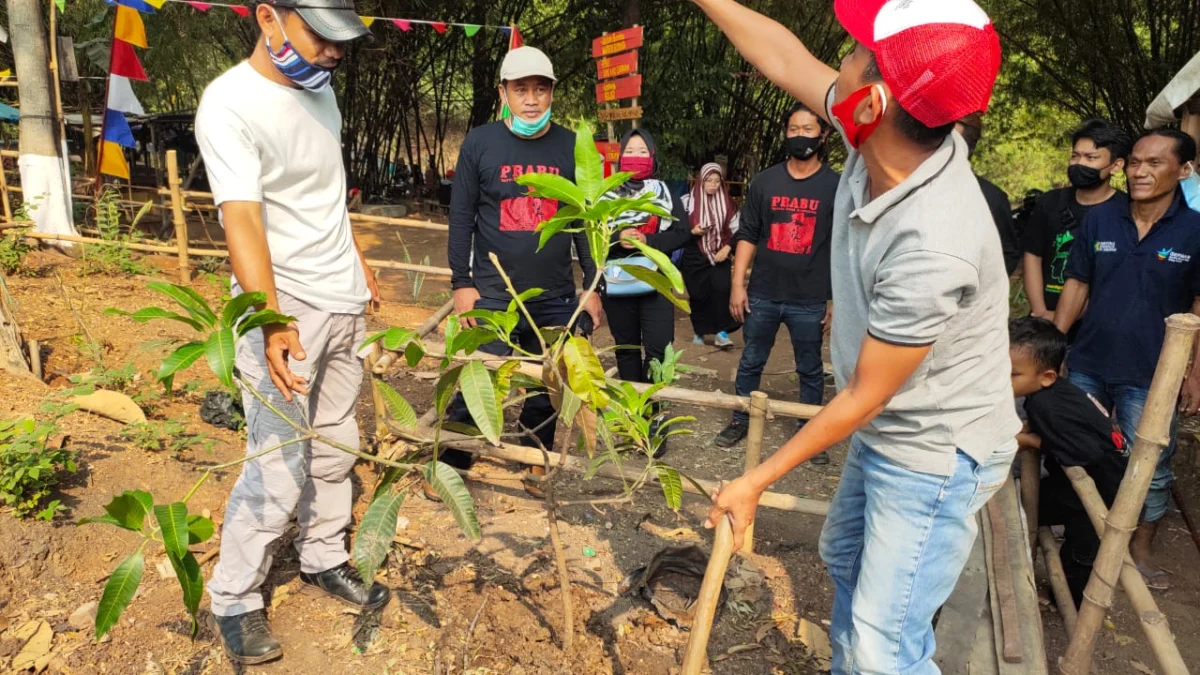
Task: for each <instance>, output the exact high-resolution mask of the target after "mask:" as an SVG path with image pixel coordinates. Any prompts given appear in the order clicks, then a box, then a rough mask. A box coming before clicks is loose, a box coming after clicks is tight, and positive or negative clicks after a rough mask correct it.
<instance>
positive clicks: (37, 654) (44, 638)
mask: <svg viewBox="0 0 1200 675" xmlns="http://www.w3.org/2000/svg"><path fill="white" fill-rule="evenodd" d="M30 623H35V622H30ZM26 626H28V624H26ZM26 626H22V627H21V628H22V631H24V630H25V627H26ZM53 641H54V629H53V628H51V627H50V624H48V623H46V622H45V621H37V622H36V625H35V626H34V631H33V635H32V636H30V638H29V639H28V640H27V641H26V642H25V646H24V647H21V651H19V652H17V656H16V658H14V659H13V662H12V668H13V670H15V671H18V672H20V671H22V670H29V669H30V668H36V669H37V670H38V671H41V669H42V668H45V667H46V664H47V663H49V662H50V658H49V654H50V644H51V643H52V642H53ZM39 662H41V665H40V666H39V665H38V664H39Z"/></svg>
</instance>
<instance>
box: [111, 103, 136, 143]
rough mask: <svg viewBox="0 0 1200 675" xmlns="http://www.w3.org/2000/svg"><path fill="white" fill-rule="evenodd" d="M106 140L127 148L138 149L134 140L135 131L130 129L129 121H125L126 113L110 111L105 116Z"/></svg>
mask: <svg viewBox="0 0 1200 675" xmlns="http://www.w3.org/2000/svg"><path fill="white" fill-rule="evenodd" d="M104 140H106V141H111V142H113V143H116V144H117V145H120V146H124V147H126V148H133V147H137V141H135V140H133V129H130V128H129V121H128V120H126V119H125V115H124V113H122V112H120V111H118V110H109V111H107V112H106V114H105V115H104Z"/></svg>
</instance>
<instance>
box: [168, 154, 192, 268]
mask: <svg viewBox="0 0 1200 675" xmlns="http://www.w3.org/2000/svg"><path fill="white" fill-rule="evenodd" d="M179 182H180V181H179V155H178V154H177V153H176V152H175V151H174V150H168V151H167V185H168V186H169V188H168V189H169V191H170V193H171V220H172V221H173V224H174V225H175V245H176V250H177V251H178V252H179V283H180V284H183V285H185V286H186V285H188V284H189V283H191V281H192V275H191V273H190V272H189V271H188V267H189V265H188V229H187V219H186V218H185V217H184V215H183V197H181V196H180V194H179V193H180V189H179Z"/></svg>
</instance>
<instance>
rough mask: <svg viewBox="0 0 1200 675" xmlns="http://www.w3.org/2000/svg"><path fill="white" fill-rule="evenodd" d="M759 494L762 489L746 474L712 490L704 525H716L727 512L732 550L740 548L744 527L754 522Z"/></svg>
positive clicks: (709, 526)
mask: <svg viewBox="0 0 1200 675" xmlns="http://www.w3.org/2000/svg"><path fill="white" fill-rule="evenodd" d="M761 495H762V490H761V489H759V488H757V487H755V486H754V485H753V484H752V482H751V481H750V479H748V478H747V477H746V476H742V477H741V478H738V479H737V480H735V481H733V482H732V483H729V484H727V485H724V486H722V487H719V488H717V489H715V490H713V494H712V499H713V507H712V510H711V511H709V512H708V518H706V519H705V521H704V527H705V528H706V529H712V528H714V527H716V526H717V523H719V522H721V518H723V517H725V514H729V520H730V521H731V523H732V525H733V550H734V551H740V550H742V541H743V539H745V535H746V528H747V527H750V525H751V524H752V523H753V522H754V512H755V511H756V510H757V509H758V498H759V497H760V496H761Z"/></svg>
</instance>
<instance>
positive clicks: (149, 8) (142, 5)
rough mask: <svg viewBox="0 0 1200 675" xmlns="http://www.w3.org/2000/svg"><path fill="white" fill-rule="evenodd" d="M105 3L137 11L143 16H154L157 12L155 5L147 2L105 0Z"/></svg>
mask: <svg viewBox="0 0 1200 675" xmlns="http://www.w3.org/2000/svg"><path fill="white" fill-rule="evenodd" d="M104 2H106V3H107V4H108V5H110V6H117V5H123V6H125V7H128V8H130V9H136V10H137V11H139V12H141V13H142V14H154V13H155V11H156V10H155V9H154V5H152V4H150V3H149V2H147V1H146V0H104Z"/></svg>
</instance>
